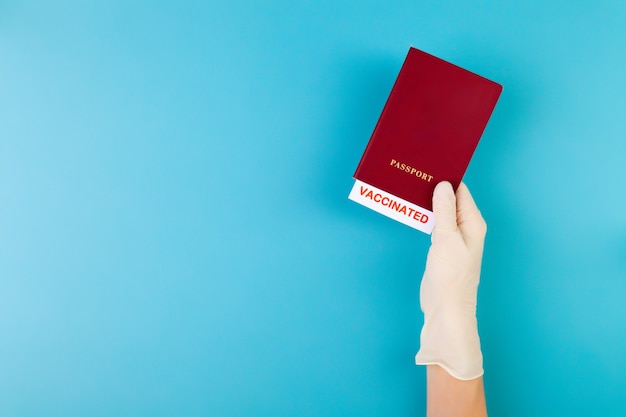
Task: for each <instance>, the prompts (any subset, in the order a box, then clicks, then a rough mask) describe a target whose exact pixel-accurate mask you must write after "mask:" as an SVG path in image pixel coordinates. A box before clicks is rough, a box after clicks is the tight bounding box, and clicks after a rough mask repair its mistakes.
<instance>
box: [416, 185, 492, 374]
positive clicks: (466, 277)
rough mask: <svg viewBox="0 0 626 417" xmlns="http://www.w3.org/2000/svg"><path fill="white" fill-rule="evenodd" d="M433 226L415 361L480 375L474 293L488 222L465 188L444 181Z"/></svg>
mask: <svg viewBox="0 0 626 417" xmlns="http://www.w3.org/2000/svg"><path fill="white" fill-rule="evenodd" d="M433 212H434V214H435V227H434V229H433V233H432V237H431V241H432V244H431V246H430V249H429V251H428V258H427V259H426V270H425V271H424V277H423V278H422V285H421V288H420V303H421V307H422V311H423V312H424V327H423V328H422V334H421V346H420V350H419V352H418V353H417V355H416V356H415V363H416V364H418V365H434V364H436V365H439V366H441V367H442V368H443V369H445V370H446V371H447V372H448V373H449V374H450V375H452V376H453V377H455V378H457V379H462V380H470V379H474V378H478V377H480V376H481V375H482V374H483V355H482V352H481V350H480V339H479V337H478V324H477V321H476V297H477V295H478V282H479V279H480V264H481V261H482V254H483V245H484V241H485V233H486V232H487V225H486V223H485V221H484V220H483V218H482V216H481V214H480V211H478V208H477V207H476V204H475V203H474V199H473V198H472V196H471V194H470V192H469V190H468V189H467V187H466V186H465V184H463V183H461V185H460V186H459V188H458V189H457V192H456V196H455V194H454V192H453V190H452V186H451V185H450V183H448V182H442V183H439V184H438V185H437V187H436V188H435V192H434V195H433Z"/></svg>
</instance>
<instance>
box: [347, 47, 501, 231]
mask: <svg viewBox="0 0 626 417" xmlns="http://www.w3.org/2000/svg"><path fill="white" fill-rule="evenodd" d="M501 93H502V86H501V85H500V84H497V83H495V82H494V81H491V80H488V79H487V78H484V77H481V76H480V75H477V74H475V73H473V72H470V71H468V70H466V69H463V68H461V67H459V66H456V65H454V64H452V63H450V62H447V61H444V60H443V59H440V58H437V57H435V56H433V55H430V54H428V53H426V52H424V51H421V50H419V49H416V48H413V47H411V48H410V49H409V52H408V54H407V56H406V59H405V60H404V63H403V64H402V67H401V69H400V73H399V74H398V78H397V79H396V81H395V83H394V85H393V88H392V89H391V93H390V94H389V97H388V99H387V102H386V103H385V106H384V108H383V111H382V113H381V115H380V117H379V119H378V122H377V123H376V127H375V128H374V132H373V133H372V136H371V138H370V140H369V142H368V144H367V147H366V148H365V151H364V152H363V156H362V157H361V161H360V162H359V165H358V166H357V169H356V172H355V173H354V176H353V177H354V179H355V183H354V186H353V187H352V190H351V192H350V195H349V197H348V198H350V199H351V200H353V201H355V202H357V203H359V204H362V205H364V206H366V207H368V208H370V209H372V210H375V211H377V212H379V213H381V214H383V215H385V216H387V217H390V218H392V219H394V220H397V221H399V222H401V223H404V224H406V225H408V226H410V227H413V228H414V229H417V230H420V231H422V232H424V233H428V234H430V233H431V232H432V228H433V226H434V221H435V219H434V215H433V212H432V195H433V191H434V189H435V186H436V185H437V183H439V182H441V181H449V182H450V183H451V184H452V186H453V188H454V189H455V190H456V189H457V187H458V186H459V184H460V183H461V180H462V179H463V175H464V174H465V171H466V170H467V167H468V165H469V162H470V160H471V158H472V155H473V153H474V150H475V149H476V146H477V145H478V141H479V140H480V137H481V136H482V134H483V131H484V130H485V127H486V126H487V122H488V121H489V118H490V117H491V114H492V112H493V110H494V108H495V105H496V102H497V101H498V98H499V97H500V94H501Z"/></svg>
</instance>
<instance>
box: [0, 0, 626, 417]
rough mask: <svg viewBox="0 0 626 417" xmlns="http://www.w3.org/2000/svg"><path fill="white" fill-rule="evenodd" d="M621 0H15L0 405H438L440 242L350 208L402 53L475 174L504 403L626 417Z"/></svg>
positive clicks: (3, 45)
mask: <svg viewBox="0 0 626 417" xmlns="http://www.w3.org/2000/svg"><path fill="white" fill-rule="evenodd" d="M625 21H626V2H624V1H623V0H614V1H599V2H593V3H591V2H572V1H555V0H550V1H545V0H541V1H538V0H531V1H514V2H501V1H476V2H453V1H438V2H432V1H413V2H408V1H397V2H392V3H389V2H384V1H378V2H376V1H365V2H364V1H343V2H338V1H335V0H332V1H331V0H325V1H300V2H278V1H264V2H251V1H231V2H219V3H218V2H200V1H196V2H194V1H178V2H173V1H172V2H152V1H151V2H148V1H144V2H139V1H136V2H125V1H111V0H109V1H101V2H83V1H56V2H48V1H24V0H22V1H6V0H5V1H0V135H1V137H0V415H2V416H86V415H89V416H112V415H116V416H179V415H185V416H287V415H291V416H320V415H325V416H381V415H385V416H387V415H388V416H415V415H417V416H419V415H423V414H424V410H425V372H424V369H423V368H422V367H416V366H414V365H413V356H414V354H415V352H416V351H417V349H418V342H419V330H420V328H421V324H422V316H421V313H420V310H419V304H418V289H419V281H420V278H421V273H422V270H423V267H424V260H425V255H426V251H427V248H428V245H429V238H428V236H426V235H423V234H421V233H419V232H416V231H413V230H411V229H409V228H408V227H406V226H403V225H401V224H398V223H395V222H393V221H391V220H388V219H386V218H384V217H382V216H380V215H378V214H376V213H374V212H372V211H370V210H367V209H365V208H363V207H360V206H358V205H356V204H355V203H352V202H350V201H349V200H348V199H347V194H348V192H349V189H350V187H351V184H352V179H351V175H352V173H353V171H354V169H355V167H356V164H357V163H358V161H359V158H360V156H361V153H362V151H363V149H364V148H365V145H366V143H367V141H368V139H369V136H370V134H371V131H372V129H373V127H374V124H375V123H376V120H377V118H378V115H379V114H380V111H381V109H382V107H383V105H384V103H385V100H386V97H387V95H388V93H389V91H390V89H391V86H392V84H393V82H394V80H395V77H396V75H397V72H398V70H399V69H400V65H401V64H402V61H403V59H404V56H405V54H406V52H407V50H408V47H409V45H414V46H416V47H418V48H420V49H423V50H426V51H428V52H430V53H432V54H435V55H438V56H440V57H442V58H444V59H447V60H450V61H452V62H454V63H456V64H458V65H461V66H463V67H466V68H468V69H470V70H472V71H474V72H477V73H479V74H481V75H484V76H486V77H488V78H491V79H493V80H496V81H498V82H500V83H501V84H503V85H504V93H503V95H502V97H501V100H500V102H499V104H498V106H497V108H496V111H495V113H494V115H493V117H492V119H491V121H490V123H489V126H488V128H487V130H486V132H485V134H484V136H483V139H482V141H481V143H480V145H479V147H478V149H477V152H476V154H475V157H474V159H473V161H472V164H471V166H470V168H469V170H468V172H467V175H466V182H467V183H468V185H469V186H470V189H471V190H472V191H473V193H474V196H475V198H476V200H477V202H478V204H479V206H480V208H481V210H482V211H483V214H484V216H485V217H486V219H487V221H488V224H489V234H488V239H487V244H486V253H485V258H484V271H483V276H482V283H481V289H480V296H479V322H480V331H481V336H482V343H483V352H484V355H485V369H486V374H485V384H486V392H487V397H488V405H489V409H490V414H491V415H494V416H499V415H507V416H529V415H532V416H554V415H568V416H589V415H615V416H617V415H626V399H625V397H626V378H625V377H624V375H626V303H624V295H625V291H626V217H625V216H624V206H625V204H626V195H625V193H624V191H625V189H626V187H625V185H626V181H625V179H626V163H625V162H624V159H625V157H626V122H625V120H626V118H625V116H626V115H625V112H626V94H625V93H626V48H625V45H626V29H625V26H624V22H625Z"/></svg>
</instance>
